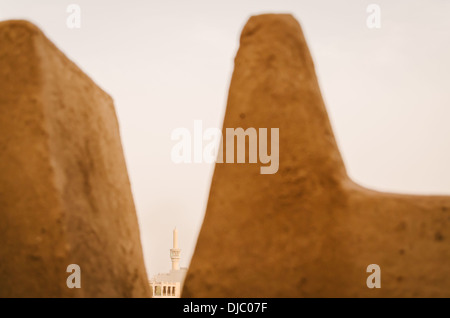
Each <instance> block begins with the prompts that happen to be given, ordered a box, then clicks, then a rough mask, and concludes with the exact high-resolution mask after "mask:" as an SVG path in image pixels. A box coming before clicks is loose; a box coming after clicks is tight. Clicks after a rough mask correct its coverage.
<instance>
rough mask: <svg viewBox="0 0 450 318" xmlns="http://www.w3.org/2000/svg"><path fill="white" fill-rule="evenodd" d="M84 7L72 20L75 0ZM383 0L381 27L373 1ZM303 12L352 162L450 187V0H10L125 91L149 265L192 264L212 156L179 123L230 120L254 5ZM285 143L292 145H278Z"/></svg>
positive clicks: (393, 176)
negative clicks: (233, 83)
mask: <svg viewBox="0 0 450 318" xmlns="http://www.w3.org/2000/svg"><path fill="white" fill-rule="evenodd" d="M71 3H75V4H78V5H79V6H80V7H81V28H80V29H69V28H67V26H66V19H67V17H68V16H69V14H68V13H66V8H67V6H68V5H69V4H71ZM371 3H376V4H378V5H379V6H380V7H381V28H380V29H369V28H368V27H367V26H366V19H367V17H368V15H369V13H367V12H366V8H367V6H368V5H369V4H371ZM269 12H273V13H276V12H281V13H292V14H293V15H294V16H295V17H296V18H297V19H298V20H299V21H300V23H301V25H302V28H303V31H304V33H305V36H306V39H307V41H308V44H309V48H310V50H311V54H312V56H313V59H314V62H315V65H316V71H317V74H318V78H319V82H320V86H321V90H322V94H323V97H324V99H325V103H326V105H327V109H328V112H329V116H330V119H331V122H332V125H333V128H334V132H335V135H336V138H337V142H338V145H339V147H340V150H341V153H342V155H343V158H344V161H345V164H346V166H347V171H348V172H349V174H350V176H351V177H352V178H353V179H354V180H356V181H357V182H359V183H361V184H362V185H364V186H367V187H371V188H374V189H377V190H383V191H393V192H402V193H403V192H409V193H417V194H446V195H450V124H449V123H450V89H449V88H450V18H449V17H450V1H446V0H423V1H411V0H401V1H400V0H395V1H393V0H386V1H365V0H341V1H336V0H328V1H325V0H322V1H317V0H314V1H313V0H310V1H300V0H293V1H287V0H285V1H283V0H276V1H275V0H273V1H262V0H251V1H250V0H247V1H242V0H224V1H213V0H203V1H187V0H178V1H173V0H172V1H170V0H161V1H154V0H145V1H144V0H143V1H137V0H128V1H114V2H113V1H106V0H95V1H92V0H91V1H65V0H53V1H36V0H0V19H1V20H7V19H18V18H20V19H27V20H30V21H31V22H33V23H35V24H36V25H37V26H38V27H40V28H41V29H42V30H43V31H44V32H45V34H46V35H47V36H48V37H49V38H50V39H51V40H52V41H53V42H54V43H55V44H56V45H57V46H58V48H59V49H61V50H62V51H63V52H64V53H65V54H66V55H67V56H68V57H69V58H70V59H71V60H73V61H74V62H75V63H76V64H77V65H78V66H79V67H80V68H81V69H82V70H83V71H84V72H85V73H87V74H88V75H89V76H90V77H91V78H92V79H93V80H94V81H95V82H96V83H97V84H98V85H99V86H100V87H102V88H103V89H104V90H105V91H106V92H108V93H109V94H110V95H111V96H112V97H113V99H114V101H115V106H116V111H117V114H118V119H119V124H120V129H121V136H122V144H123V146H124V151H125V157H126V160H127V166H128V173H129V176H130V180H131V184H132V190H133V195H134V200H135V204H136V209H137V213H138V218H139V224H140V230H141V238H142V244H143V249H144V256H145V261H146V266H147V271H148V274H149V277H151V276H153V275H154V274H156V273H158V272H166V271H168V270H169V269H170V258H169V249H170V247H171V244H172V229H173V228H174V227H175V226H177V227H178V230H179V245H180V248H181V249H182V259H181V266H188V265H189V261H190V258H191V255H192V253H193V251H194V247H195V243H196V239H197V235H198V232H199V230H200V226H201V223H202V219H203V216H204V212H205V207H206V202H207V196H208V192H209V186H210V180H211V176H212V168H213V166H212V165H211V164H206V163H201V164H198V163H197V164H194V163H192V164H178V165H177V164H174V163H172V161H171V157H170V152H171V148H172V147H173V145H174V144H175V143H176V142H175V141H172V140H171V138H170V135H171V132H172V130H173V129H175V128H178V127H186V128H188V129H191V130H192V129H193V125H194V120H196V119H201V120H203V126H204V129H206V128H208V127H217V128H221V125H222V119H223V115H224V111H225V105H226V98H227V92H228V86H229V82H230V78H231V74H232V71H233V59H234V56H235V54H236V51H237V48H238V40H239V36H240V32H241V30H242V28H243V26H244V24H245V22H246V21H247V19H248V18H249V17H250V16H251V15H255V14H259V13H269ZM282 155H283V154H282V153H281V154H280V156H282Z"/></svg>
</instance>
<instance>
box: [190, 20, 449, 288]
mask: <svg viewBox="0 0 450 318" xmlns="http://www.w3.org/2000/svg"><path fill="white" fill-rule="evenodd" d="M237 127H243V128H244V129H245V128H248V127H254V128H256V129H258V128H269V129H270V128H279V136H280V139H279V156H280V158H279V162H280V164H279V171H278V172H277V173H276V174H273V175H261V174H260V173H259V165H255V164H223V163H220V164H216V167H215V172H214V177H213V180H212V185H211V190H210V196H209V201H208V206H207V211H206V215H205V219H204V222H203V225H202V229H201V232H200V235H199V238H198V241H197V246H196V249H195V253H194V256H193V258H192V261H191V265H190V268H189V272H188V275H187V278H186V282H185V285H184V286H185V287H184V291H183V296H185V297H303V296H316V297H317V296H337V297H339V296H343V297H346V296H376V297H380V296H418V295H420V296H436V295H440V296H442V295H449V293H450V292H449V287H450V281H449V277H450V272H449V269H448V267H445V268H443V267H442V266H441V264H442V263H443V262H445V263H447V264H448V263H449V262H450V252H449V249H448V248H447V246H448V244H442V242H440V241H436V240H435V239H434V234H435V232H439V233H441V234H442V233H443V232H445V234H444V235H443V236H445V237H446V236H447V235H448V234H450V233H449V230H448V229H447V228H446V227H445V226H444V225H443V224H448V222H449V220H448V218H449V214H448V213H449V211H450V199H449V198H448V197H414V196H400V195H392V194H384V193H377V192H374V191H370V190H367V189H364V188H361V187H359V186H358V185H356V184H354V183H353V182H351V180H349V178H348V177H347V174H346V171H345V167H344V165H343V162H342V159H341V156H340V154H339V151H338V148H337V146H336V142H335V139H334V136H333V132H332V129H331V127H330V123H329V120H328V116H327V112H326V109H325V107H324V104H323V101H322V97H321V93H320V89H319V86H318V83H317V78H316V75H315V71H314V65H313V62H312V59H311V56H310V54H309V50H308V48H307V45H306V42H305V39H304V37H303V34H302V31H301V28H300V26H299V24H298V22H297V21H296V20H295V19H294V18H293V17H292V16H290V15H261V16H255V17H252V18H250V20H249V21H248V23H247V24H246V26H245V27H244V29H243V31H242V35H241V40H240V49H239V52H238V53H237V56H236V60H235V70H234V73H233V77H232V80H231V85H230V91H229V97H228V104H227V110H226V115H225V119H224V124H223V130H224V131H225V129H226V128H237ZM247 160H248V158H247ZM247 162H248V161H247ZM420 229H422V230H420ZM399 251H402V252H399ZM369 264H379V265H380V267H381V269H382V271H383V277H384V278H383V288H382V289H377V290H372V289H369V288H367V286H366V278H367V276H368V275H369V274H368V273H366V268H367V266H368V265H369ZM424 269H426V270H425V272H423V270H424ZM429 274H431V275H432V276H433V277H430V276H428V279H427V278H426V277H427V275H429ZM405 275H407V276H408V275H409V279H408V280H405V279H404V277H405ZM399 277H400V278H399ZM437 277H439V279H438V280H437V279H436V278H437Z"/></svg>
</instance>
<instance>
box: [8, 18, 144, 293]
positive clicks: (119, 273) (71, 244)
mask: <svg viewBox="0 0 450 318" xmlns="http://www.w3.org/2000/svg"><path fill="white" fill-rule="evenodd" d="M0 242H2V246H1V248H0V259H1V262H0V297H147V296H149V295H150V292H149V287H148V281H147V276H146V272H145V268H144V263H143V257H142V250H141V243H140V239H139V227H138V223H137V219H136V214H135V208H134V203H133V198H132V194H131V189H130V183H129V180H128V174H127V169H126V165H125V160H124V156H123V151H122V146H121V142H120V135H119V127H118V123H117V119H116V115H115V110H114V105H113V102H112V100H111V98H110V97H109V96H108V95H107V94H106V93H105V92H104V91H102V90H101V89H100V88H98V87H97V85H96V84H95V83H94V82H92V81H91V80H90V79H89V78H88V77H87V76H86V75H85V74H84V73H83V72H82V71H81V70H80V69H78V67H77V66H75V65H74V64H73V63H72V62H71V61H69V60H68V59H67V58H66V57H65V56H64V55H63V54H62V53H61V52H60V51H59V50H58V49H57V48H56V47H55V46H54V45H53V44H52V43H51V42H50V41H49V40H48V39H47V38H46V37H45V36H44V35H43V34H42V33H41V32H40V31H39V30H38V29H37V28H36V27H35V26H33V25H31V24H30V23H28V22H23V21H7V22H2V23H0ZM69 264H77V265H79V266H80V268H81V289H69V288H68V287H67V285H66V279H67V277H68V276H69V274H70V273H66V268H67V266H68V265H69Z"/></svg>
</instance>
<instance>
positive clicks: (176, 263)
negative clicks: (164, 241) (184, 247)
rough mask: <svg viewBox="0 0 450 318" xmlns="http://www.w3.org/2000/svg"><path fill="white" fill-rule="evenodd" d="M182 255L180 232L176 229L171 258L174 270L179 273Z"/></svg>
mask: <svg viewBox="0 0 450 318" xmlns="http://www.w3.org/2000/svg"><path fill="white" fill-rule="evenodd" d="M180 253H181V250H180V249H179V248H178V230H177V228H176V227H175V228H174V229H173V248H171V249H170V258H171V259H172V270H173V271H177V270H179V269H180Z"/></svg>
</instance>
